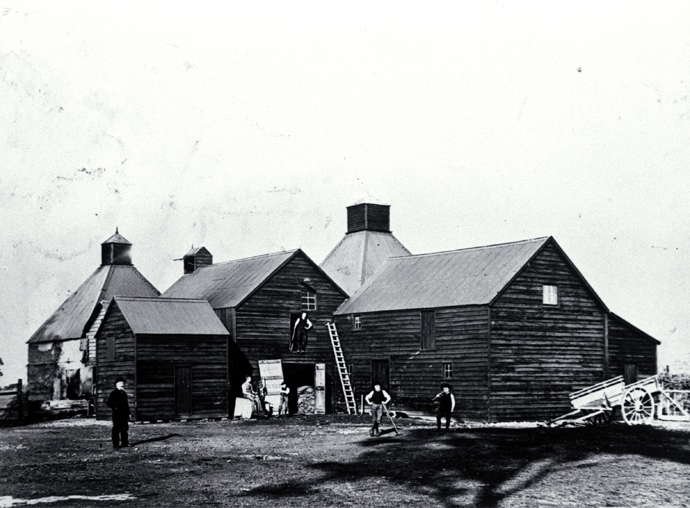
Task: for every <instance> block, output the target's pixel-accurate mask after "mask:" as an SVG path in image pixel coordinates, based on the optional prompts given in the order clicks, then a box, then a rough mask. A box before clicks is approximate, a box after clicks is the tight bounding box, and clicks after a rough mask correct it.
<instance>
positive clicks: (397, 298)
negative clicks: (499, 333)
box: [336, 237, 555, 315]
mask: <svg viewBox="0 0 690 508" xmlns="http://www.w3.org/2000/svg"><path fill="white" fill-rule="evenodd" d="M549 241H553V242H554V243H555V241H554V240H553V239H552V238H551V237H543V238H536V239H533V240H525V241H521V242H513V243H504V244H498V245H489V246H486V247H475V248H470V249H461V250H455V251H447V252H438V253H433V254H421V255H416V256H405V257H397V258H391V259H389V260H388V261H387V262H386V264H385V265H383V267H381V269H379V271H378V272H377V273H376V274H374V276H373V277H372V278H371V279H369V281H367V282H366V283H365V284H364V285H363V286H362V287H361V288H360V289H359V291H357V292H356V293H355V294H354V295H353V296H352V298H350V299H349V300H348V301H346V302H344V303H343V304H342V305H341V306H340V307H339V308H338V310H337V311H336V314H337V315H342V314H352V313H360V312H375V311H382V310H404V309H424V308H438V307H456V306H461V305H487V304H490V303H492V302H493V301H494V299H495V298H496V297H497V296H498V295H499V294H500V293H501V292H502V291H503V290H504V289H505V288H506V287H507V286H508V284H509V283H510V282H511V281H512V280H513V279H514V278H515V277H516V276H517V275H518V274H519V273H520V271H521V270H522V269H523V267H524V266H525V265H526V264H527V263H528V262H529V261H530V260H531V259H532V258H533V257H534V256H535V255H536V254H537V253H538V252H539V251H540V250H541V249H542V248H543V247H544V246H545V245H546V244H547V243H548V242H549Z"/></svg>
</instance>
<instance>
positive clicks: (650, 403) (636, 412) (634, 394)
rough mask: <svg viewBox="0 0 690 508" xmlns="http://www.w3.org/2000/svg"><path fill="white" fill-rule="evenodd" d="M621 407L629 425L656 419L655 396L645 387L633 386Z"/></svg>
mask: <svg viewBox="0 0 690 508" xmlns="http://www.w3.org/2000/svg"><path fill="white" fill-rule="evenodd" d="M621 409H622V410H623V419H624V420H625V423H627V424H628V425H641V424H646V423H651V422H652V420H653V419H654V397H652V394H651V393H649V392H648V391H647V390H645V389H644V388H640V387H637V388H633V389H632V390H629V391H627V392H626V393H625V396H624V397H623V404H622V408H621Z"/></svg>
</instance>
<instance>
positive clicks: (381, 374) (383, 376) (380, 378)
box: [371, 360, 388, 390]
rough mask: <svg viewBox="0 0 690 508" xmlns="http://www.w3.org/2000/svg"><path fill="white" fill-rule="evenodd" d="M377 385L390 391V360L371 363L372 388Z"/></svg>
mask: <svg viewBox="0 0 690 508" xmlns="http://www.w3.org/2000/svg"><path fill="white" fill-rule="evenodd" d="M377 383H378V384H380V385H381V388H382V389H384V390H388V360H372V361H371V386H372V387H373V386H374V385H375V384H377Z"/></svg>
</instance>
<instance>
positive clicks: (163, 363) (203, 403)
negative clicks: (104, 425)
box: [96, 296, 230, 421]
mask: <svg viewBox="0 0 690 508" xmlns="http://www.w3.org/2000/svg"><path fill="white" fill-rule="evenodd" d="M96 341H97V346H96V351H97V370H96V372H97V386H98V388H99V391H98V395H97V397H96V401H97V404H96V414H97V416H98V418H109V417H110V415H111V410H110V409H109V408H108V407H107V406H106V401H107V399H108V395H109V393H110V391H111V390H112V389H113V387H114V386H115V380H116V379H117V378H118V377H119V376H122V377H124V378H125V382H126V391H127V392H128V394H129V399H130V407H131V408H132V413H133V417H134V419H135V420H146V421H151V420H160V419H164V420H165V419H175V418H208V417H218V418H219V417H227V416H228V410H229V406H228V345H229V342H230V334H229V333H228V331H227V330H226V329H225V327H224V326H223V324H222V323H221V322H220V320H219V319H218V318H217V317H216V315H215V313H214V312H213V309H211V306H210V305H209V304H208V302H207V301H206V300H189V299H172V298H127V297H119V296H116V297H115V298H113V299H112V301H111V302H110V304H109V306H108V308H107V312H106V313H105V316H104V317H103V321H102V323H101V325H100V327H99V329H98V331H97V333H96Z"/></svg>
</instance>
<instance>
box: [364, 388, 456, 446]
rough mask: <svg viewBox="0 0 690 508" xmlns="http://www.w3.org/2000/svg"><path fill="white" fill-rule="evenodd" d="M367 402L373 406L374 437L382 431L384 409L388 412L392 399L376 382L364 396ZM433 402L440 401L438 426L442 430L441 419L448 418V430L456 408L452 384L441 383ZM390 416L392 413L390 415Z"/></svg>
mask: <svg viewBox="0 0 690 508" xmlns="http://www.w3.org/2000/svg"><path fill="white" fill-rule="evenodd" d="M364 400H366V401H367V404H369V405H370V406H371V409H370V412H371V429H370V430H369V435H370V436H372V437H375V436H378V435H379V433H380V430H379V425H380V424H381V419H382V418H383V412H384V410H385V411H386V412H387V411H388V410H387V408H386V404H388V403H389V402H390V400H391V396H390V395H388V392H387V391H386V390H384V389H382V388H381V384H380V383H375V384H374V389H373V390H372V391H370V392H369V394H368V395H367V396H366V397H365V398H364ZM433 402H437V403H438V410H437V411H436V426H437V428H438V430H441V419H442V418H444V417H445V419H446V430H448V429H449V428H450V415H451V413H452V412H453V410H454V409H455V396H454V395H453V393H452V392H451V386H450V384H448V383H441V391H440V392H439V393H438V394H436V396H435V397H434V398H433ZM389 417H390V415H389Z"/></svg>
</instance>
